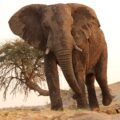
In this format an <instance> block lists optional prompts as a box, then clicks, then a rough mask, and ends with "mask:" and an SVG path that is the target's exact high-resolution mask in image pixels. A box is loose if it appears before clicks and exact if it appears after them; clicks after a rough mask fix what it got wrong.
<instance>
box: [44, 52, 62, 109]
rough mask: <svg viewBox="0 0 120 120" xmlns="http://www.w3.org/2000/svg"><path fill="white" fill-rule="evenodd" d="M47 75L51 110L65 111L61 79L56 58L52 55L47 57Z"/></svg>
mask: <svg viewBox="0 0 120 120" xmlns="http://www.w3.org/2000/svg"><path fill="white" fill-rule="evenodd" d="M45 75H46V79H47V84H48V88H49V94H50V100H51V109H52V110H63V104H62V99H61V96H60V86H59V77H58V70H57V62H56V58H55V56H54V55H53V54H52V53H49V54H48V55H46V56H45Z"/></svg>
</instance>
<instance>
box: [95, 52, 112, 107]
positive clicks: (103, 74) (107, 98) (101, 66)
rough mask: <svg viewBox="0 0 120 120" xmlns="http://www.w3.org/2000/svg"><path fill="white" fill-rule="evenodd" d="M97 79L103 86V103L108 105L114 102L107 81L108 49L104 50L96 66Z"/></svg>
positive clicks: (101, 86)
mask: <svg viewBox="0 0 120 120" xmlns="http://www.w3.org/2000/svg"><path fill="white" fill-rule="evenodd" d="M95 76H96V80H97V82H98V84H99V86H100V88H101V91H102V96H103V101H102V102H103V105H105V106H107V105H109V104H110V103H111V102H112V97H111V94H110V91H109V88H108V83H107V51H106V50H104V51H103V53H102V55H101V57H100V59H99V61H98V63H97V65H96V68H95Z"/></svg>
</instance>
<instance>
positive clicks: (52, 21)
mask: <svg viewBox="0 0 120 120" xmlns="http://www.w3.org/2000/svg"><path fill="white" fill-rule="evenodd" d="M9 25H10V28H11V30H12V31H13V33H14V34H16V35H18V36H20V37H21V38H23V39H24V40H25V41H26V42H28V43H29V44H30V45H32V46H34V47H35V48H37V49H40V50H42V51H44V53H45V55H44V61H45V63H44V65H45V75H46V79H47V83H48V88H49V94H50V100H51V109H53V110H63V104H62V99H61V95H60V86H59V77H58V70H57V65H59V66H60V67H61V69H62V71H63V74H64V76H65V78H66V80H67V82H68V84H69V86H70V87H71V89H72V90H73V91H74V93H75V94H74V97H73V98H74V99H76V101H77V107H78V108H86V107H87V98H86V94H85V84H86V86H87V90H88V99H89V105H90V107H91V109H93V110H95V109H98V108H99V105H98V101H97V98H96V93H95V87H94V80H95V79H96V80H97V82H98V84H99V86H100V88H101V91H102V95H103V104H104V105H109V104H110V103H111V101H112V99H111V95H110V92H109V89H108V85H107V45H106V42H105V38H104V35H103V32H102V30H101V29H100V24H99V21H98V19H97V16H96V14H95V12H94V10H93V9H91V8H90V7H88V6H85V5H81V4H55V5H41V4H32V5H28V6H25V7H23V8H21V9H20V10H19V11H17V12H16V13H15V14H14V15H13V16H12V17H11V18H10V20H9Z"/></svg>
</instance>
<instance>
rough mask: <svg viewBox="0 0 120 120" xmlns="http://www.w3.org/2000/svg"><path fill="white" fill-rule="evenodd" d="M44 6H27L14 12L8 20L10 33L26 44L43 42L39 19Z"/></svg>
mask: <svg viewBox="0 0 120 120" xmlns="http://www.w3.org/2000/svg"><path fill="white" fill-rule="evenodd" d="M44 7H45V5H40V4H33V5H27V6H25V7H23V8H21V9H20V10H19V11H18V12H16V13H15V14H14V15H13V16H12V17H11V18H10V20H9V26H10V28H11V30H12V32H13V33H14V34H16V35H18V36H19V37H21V38H23V39H24V40H26V41H28V42H32V41H34V42H36V40H40V41H42V40H43V34H42V28H41V19H42V9H43V8H44Z"/></svg>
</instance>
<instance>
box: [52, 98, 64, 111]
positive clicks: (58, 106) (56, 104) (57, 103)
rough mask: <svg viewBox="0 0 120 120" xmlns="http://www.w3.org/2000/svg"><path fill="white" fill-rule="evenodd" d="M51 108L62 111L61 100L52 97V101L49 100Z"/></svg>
mask: <svg viewBox="0 0 120 120" xmlns="http://www.w3.org/2000/svg"><path fill="white" fill-rule="evenodd" d="M51 110H55V111H62V110H63V103H62V100H61V99H55V98H54V101H51Z"/></svg>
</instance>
